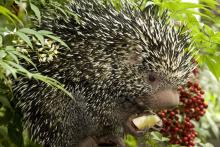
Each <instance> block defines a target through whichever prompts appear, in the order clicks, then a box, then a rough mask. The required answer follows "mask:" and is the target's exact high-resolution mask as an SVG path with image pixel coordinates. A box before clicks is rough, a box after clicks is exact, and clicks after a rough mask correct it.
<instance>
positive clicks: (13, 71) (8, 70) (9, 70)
mask: <svg viewBox="0 0 220 147" xmlns="http://www.w3.org/2000/svg"><path fill="white" fill-rule="evenodd" d="M0 65H1V66H2V68H3V69H4V70H5V71H6V73H5V74H6V76H9V75H10V74H12V75H13V77H14V78H15V79H16V78H17V75H16V73H17V71H16V69H14V68H13V67H11V66H10V65H8V64H7V63H5V62H3V61H1V60H0Z"/></svg>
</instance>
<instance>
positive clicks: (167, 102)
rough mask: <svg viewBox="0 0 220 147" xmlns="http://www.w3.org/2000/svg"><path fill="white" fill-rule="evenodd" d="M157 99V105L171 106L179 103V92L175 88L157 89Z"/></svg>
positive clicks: (162, 106)
mask: <svg viewBox="0 0 220 147" xmlns="http://www.w3.org/2000/svg"><path fill="white" fill-rule="evenodd" d="M155 97H156V98H157V100H158V107H160V109H162V108H171V107H174V106H177V105H178V104H179V94H178V92H177V91H175V90H171V89H167V90H162V91H159V92H157V93H156V94H155Z"/></svg>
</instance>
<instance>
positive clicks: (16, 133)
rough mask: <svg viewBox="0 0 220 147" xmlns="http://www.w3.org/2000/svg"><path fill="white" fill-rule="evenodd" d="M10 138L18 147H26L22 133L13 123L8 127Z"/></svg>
mask: <svg viewBox="0 0 220 147" xmlns="http://www.w3.org/2000/svg"><path fill="white" fill-rule="evenodd" d="M8 136H9V137H10V140H11V141H12V142H13V143H14V144H16V145H17V146H18V147H22V146H24V145H23V144H24V142H23V136H22V131H21V130H19V129H18V128H16V127H15V126H14V125H13V124H11V123H10V124H9V125H8Z"/></svg>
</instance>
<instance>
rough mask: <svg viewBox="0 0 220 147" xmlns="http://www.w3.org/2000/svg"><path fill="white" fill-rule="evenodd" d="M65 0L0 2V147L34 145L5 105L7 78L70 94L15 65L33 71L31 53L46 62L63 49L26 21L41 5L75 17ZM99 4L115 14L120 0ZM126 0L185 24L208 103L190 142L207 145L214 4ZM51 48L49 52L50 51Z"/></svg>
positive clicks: (215, 47) (216, 71) (213, 124)
mask: <svg viewBox="0 0 220 147" xmlns="http://www.w3.org/2000/svg"><path fill="white" fill-rule="evenodd" d="M68 1H70V0H36V1H31V0H8V1H6V0H0V147H16V146H18V147H20V146H37V145H35V144H33V143H32V142H31V141H30V140H29V138H28V135H27V134H28V131H27V130H25V129H24V128H23V126H22V121H21V117H22V116H21V114H20V112H19V110H17V109H15V106H14V105H13V104H12V103H11V102H10V100H11V99H12V98H13V93H12V80H13V79H17V78H19V77H21V76H25V77H27V78H35V79H36V80H41V81H43V82H45V83H47V84H49V85H51V86H53V87H55V88H59V89H61V90H62V91H64V92H65V93H66V94H68V95H69V96H71V94H70V93H69V92H68V91H66V90H65V89H64V86H63V85H62V84H61V83H59V82H58V81H56V80H54V79H52V78H50V77H45V76H43V75H41V74H40V73H31V72H30V71H28V70H26V69H25V67H24V66H23V65H21V64H20V63H21V61H25V62H27V63H28V64H30V65H31V66H33V67H35V63H33V62H32V61H31V59H30V58H29V53H31V52H38V54H39V60H41V61H42V62H49V61H50V60H52V59H53V57H54V56H56V47H57V46H56V47H53V43H54V42H56V43H58V44H59V45H63V46H66V47H68V46H67V45H66V44H65V43H64V42H63V41H62V40H61V39H59V37H56V36H54V35H53V34H52V33H51V32H48V31H46V30H40V31H36V30H35V29H33V28H32V23H33V21H32V19H30V18H31V17H36V20H37V22H35V23H40V22H41V12H42V11H44V9H45V8H47V7H51V9H56V10H58V11H61V12H62V13H64V14H65V15H73V17H75V18H76V19H77V16H75V14H73V13H72V12H69V11H68V10H66V9H65V8H64V7H63V5H64V4H65V3H66V2H68ZM103 1H104V2H105V3H109V2H111V3H113V5H114V6H115V7H116V8H117V9H118V10H120V6H121V2H124V1H125V0H121V1H120V0H103ZM128 1H129V3H131V4H133V5H134V7H135V8H140V9H144V8H145V7H146V6H147V5H149V4H151V3H154V4H156V5H158V6H159V8H160V10H161V12H162V11H164V10H166V9H167V10H168V12H169V14H170V18H171V19H170V21H171V23H173V25H175V26H178V27H179V26H185V28H184V29H185V30H186V31H188V32H189V34H190V35H191V38H192V40H193V41H194V45H195V48H196V50H197V51H198V54H197V55H196V59H197V61H198V62H199V64H200V66H201V67H202V73H203V74H202V75H201V83H202V82H203V81H207V83H208V84H206V83H203V88H204V89H205V91H206V101H208V102H209V108H208V113H207V114H206V115H205V117H204V118H202V120H201V121H200V123H195V126H196V129H197V132H198V133H199V137H198V139H197V141H196V142H197V144H198V145H200V146H207V147H208V146H211V145H210V144H209V143H204V142H206V140H207V139H208V138H212V137H213V136H214V137H219V132H218V130H219V129H218V127H219V124H217V123H219V122H220V119H219V118H220V114H219V113H218V111H219V110H220V105H219V95H220V93H219V90H213V87H214V86H213V85H215V87H216V86H217V88H218V89H219V88H220V86H219V85H220V84H219V81H218V80H219V79H220V66H218V65H220V58H218V57H219V55H220V50H219V42H220V32H219V28H220V25H219V24H220V23H219V22H220V17H219V10H218V9H219V8H218V3H217V1H215V0H200V3H199V4H195V3H191V2H182V1H181V0H163V1H162V0H153V1H149V0H141V1H140V0H127V1H126V2H128ZM213 13H214V15H213ZM51 42H52V43H51ZM36 44H37V45H36ZM52 48H53V50H51V49H52ZM203 71H205V72H203ZM213 75H214V76H213ZM204 79H205V80H204ZM217 88H216V89H217ZM216 116H217V117H216ZM143 140H144V141H145V142H147V144H150V145H151V146H159V145H160V144H164V143H166V142H167V141H168V138H165V137H163V136H162V135H161V134H160V133H158V132H152V133H150V134H149V135H148V136H145V138H144V139H143ZM143 140H141V141H143ZM146 140H147V141H146ZM139 141H140V140H138V141H136V139H135V138H133V137H132V136H128V137H127V139H126V142H127V144H128V145H129V146H131V147H135V146H137V144H139ZM167 146H168V145H167ZM170 146H173V145H170ZM173 147H174V146H173Z"/></svg>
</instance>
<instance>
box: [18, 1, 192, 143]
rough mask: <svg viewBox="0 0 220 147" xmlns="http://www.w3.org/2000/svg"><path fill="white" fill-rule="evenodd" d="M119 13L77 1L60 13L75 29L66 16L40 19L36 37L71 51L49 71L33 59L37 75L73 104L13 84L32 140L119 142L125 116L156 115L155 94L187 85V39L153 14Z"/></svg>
mask: <svg viewBox="0 0 220 147" xmlns="http://www.w3.org/2000/svg"><path fill="white" fill-rule="evenodd" d="M122 6H123V7H122V9H121V11H117V10H116V9H115V8H114V7H113V6H112V5H107V6H104V5H103V4H101V2H100V1H98V0H84V1H80V0H76V1H75V2H73V3H71V4H68V6H67V7H68V9H69V10H70V11H72V12H73V13H75V14H77V16H78V17H79V19H80V23H77V21H76V20H75V17H73V16H72V15H69V16H67V17H66V16H64V15H63V14H61V13H57V15H54V14H50V13H49V11H48V13H45V16H43V18H42V22H41V24H40V25H39V26H38V29H44V30H49V31H52V32H53V33H54V34H56V35H57V36H59V37H61V39H63V40H64V41H65V42H66V43H67V44H68V46H69V47H70V49H68V48H66V47H60V48H59V50H58V51H59V54H58V57H57V58H55V59H54V60H53V61H51V62H49V63H48V62H39V61H38V59H37V57H36V56H33V57H32V59H33V61H34V62H35V63H36V66H37V70H38V71H39V72H41V73H42V74H43V75H46V76H49V77H52V78H54V79H56V80H58V81H59V82H61V83H63V84H64V85H65V88H66V89H67V90H69V91H71V92H72V94H73V97H74V98H75V101H74V100H73V99H71V98H70V97H68V96H67V95H65V94H64V93H63V92H61V91H59V90H57V89H53V88H51V87H50V86H48V85H46V84H45V83H43V82H39V81H35V80H33V79H31V80H30V79H26V78H20V79H19V80H18V81H16V82H15V84H14V93H15V97H16V98H17V106H18V107H19V108H20V109H21V112H22V113H23V115H24V122H25V126H26V127H27V128H29V129H30V133H31V137H32V139H33V140H35V141H37V142H39V143H40V144H42V145H44V146H54V147H71V146H78V144H79V143H80V141H81V140H83V139H85V138H86V137H88V136H94V137H95V138H99V137H102V136H116V137H117V136H119V137H122V136H123V135H124V132H125V129H124V124H125V122H126V120H127V119H128V118H129V116H130V115H132V114H136V113H140V112H142V111H143V110H144V109H153V108H157V107H160V105H162V104H160V102H158V100H157V98H155V96H154V94H155V93H156V92H157V91H159V90H161V89H165V88H167V87H169V88H176V87H177V86H178V84H180V83H181V81H183V80H184V79H186V78H187V77H188V75H189V72H190V71H191V70H192V69H193V66H192V64H191V59H192V57H191V56H190V53H189V52H184V48H186V47H188V43H187V38H188V36H187V35H184V33H183V32H181V30H175V28H174V27H173V26H172V25H170V24H169V23H168V22H167V19H168V17H167V15H166V13H164V14H163V15H162V16H160V15H159V12H158V10H157V9H156V7H154V6H149V7H147V8H146V9H145V10H143V11H142V10H139V9H132V8H131V7H130V6H129V4H123V5H122ZM27 68H29V70H30V71H35V69H34V68H30V67H28V66H27ZM152 75H153V81H154V79H155V77H156V78H157V79H159V80H158V81H160V82H158V83H159V84H158V85H157V86H155V87H154V84H153V86H152V85H151V84H149V79H150V80H152ZM143 97H144V99H143ZM143 106H144V107H143Z"/></svg>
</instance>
